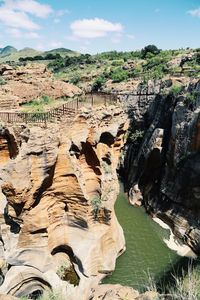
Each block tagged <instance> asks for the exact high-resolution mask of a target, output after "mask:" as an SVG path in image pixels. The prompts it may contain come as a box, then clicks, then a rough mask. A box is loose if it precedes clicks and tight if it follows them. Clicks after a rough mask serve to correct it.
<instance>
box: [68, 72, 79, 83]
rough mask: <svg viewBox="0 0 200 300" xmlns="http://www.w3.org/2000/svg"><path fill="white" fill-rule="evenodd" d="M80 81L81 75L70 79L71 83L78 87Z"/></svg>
mask: <svg viewBox="0 0 200 300" xmlns="http://www.w3.org/2000/svg"><path fill="white" fill-rule="evenodd" d="M80 80H81V77H80V75H79V74H75V75H74V76H73V77H72V78H71V79H70V81H69V82H70V83H72V84H75V85H76V84H78V83H79V81H80Z"/></svg>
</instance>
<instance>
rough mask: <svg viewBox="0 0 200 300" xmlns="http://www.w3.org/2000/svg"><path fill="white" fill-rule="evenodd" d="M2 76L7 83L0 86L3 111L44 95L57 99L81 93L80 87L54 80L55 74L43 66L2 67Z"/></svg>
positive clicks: (0, 71)
mask: <svg viewBox="0 0 200 300" xmlns="http://www.w3.org/2000/svg"><path fill="white" fill-rule="evenodd" d="M0 76H1V78H2V80H4V83H5V84H3V85H1V86H0V106H1V110H2V109H11V108H18V105H19V104H20V103H26V102H28V101H31V100H33V99H36V98H38V97H40V96H44V95H47V96H50V97H53V98H54V99H57V98H62V97H73V96H74V95H77V94H80V93H81V91H80V89H79V88H78V87H76V86H74V85H72V84H69V83H66V82H63V81H61V80H56V79H55V78H53V74H52V73H51V72H50V71H48V70H47V68H46V66H45V65H42V64H29V65H27V66H24V67H23V66H22V67H19V68H13V67H10V66H9V65H1V67H0Z"/></svg>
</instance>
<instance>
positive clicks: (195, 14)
mask: <svg viewBox="0 0 200 300" xmlns="http://www.w3.org/2000/svg"><path fill="white" fill-rule="evenodd" d="M188 14H190V15H191V16H193V17H197V18H200V7H199V8H196V9H193V10H189V11H188Z"/></svg>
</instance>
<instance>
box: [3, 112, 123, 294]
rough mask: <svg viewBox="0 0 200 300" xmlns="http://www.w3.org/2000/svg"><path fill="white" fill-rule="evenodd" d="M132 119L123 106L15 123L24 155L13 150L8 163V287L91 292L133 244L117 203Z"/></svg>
mask: <svg viewBox="0 0 200 300" xmlns="http://www.w3.org/2000/svg"><path fill="white" fill-rule="evenodd" d="M108 115H109V119H108V118H107V117H106V118H105V116H108ZM96 116H97V118H96ZM127 127H128V123H127V116H126V115H125V114H124V112H123V110H122V109H121V108H114V107H110V108H109V107H107V108H106V112H105V108H102V109H99V108H98V109H97V111H96V112H95V113H92V112H91V113H90V117H89V118H88V116H86V115H85V112H83V113H82V114H80V116H78V117H77V118H76V119H75V121H74V123H73V124H72V125H71V126H70V127H69V124H68V123H67V121H66V122H65V121H64V122H63V123H60V124H58V125H55V124H53V125H51V124H49V126H48V127H47V128H43V129H42V128H40V129H39V128H38V127H31V128H27V127H26V128H24V127H21V128H20V127H18V128H14V129H13V138H14V141H15V143H17V145H18V148H17V149H18V155H17V156H16V157H12V158H10V157H9V156H8V155H7V158H6V160H5V164H4V165H3V166H2V167H1V170H0V174H1V188H2V191H3V193H4V195H5V196H6V200H7V203H6V205H5V204H4V208H3V207H2V215H1V218H0V221H1V222H0V225H1V239H2V241H3V247H2V248H0V250H1V253H0V254H1V258H2V260H3V261H5V262H6V263H7V264H9V265H10V267H9V270H8V268H7V267H5V268H4V275H5V280H4V282H3V284H2V285H1V286H0V292H1V293H4V294H10V295H15V296H16V295H17V296H25V295H28V296H31V295H33V293H36V292H37V291H39V292H43V291H44V290H48V289H51V288H52V289H53V290H55V289H56V288H59V289H60V290H62V293H63V295H65V297H67V296H69V295H76V299H77V298H78V299H83V300H84V299H85V300H87V299H89V295H90V290H91V288H92V287H96V285H97V284H98V282H99V281H100V280H101V279H102V278H103V277H104V276H105V275H106V274H107V273H109V272H111V271H113V270H114V268H115V261H116V258H117V257H118V256H119V255H120V254H121V253H122V252H123V251H124V249H125V241H124V236H123V231H122V228H121V227H120V225H119V224H118V222H117V219H116V217H115V214H114V203H115V200H116V196H117V194H118V190H119V186H118V180H117V174H116V168H117V164H118V161H119V156H120V150H121V148H122V147H123V145H124V141H125V139H124V134H125V132H126V130H127ZM4 148H5V147H4ZM5 151H7V152H8V150H7V148H5ZM7 152H6V153H7ZM0 195H1V194H0ZM5 220H6V222H5ZM66 264H67V265H66ZM62 272H64V273H62ZM66 280H67V281H66ZM77 283H78V286H76V287H74V284H77ZM70 297H71V296H70ZM72 299H75V298H72Z"/></svg>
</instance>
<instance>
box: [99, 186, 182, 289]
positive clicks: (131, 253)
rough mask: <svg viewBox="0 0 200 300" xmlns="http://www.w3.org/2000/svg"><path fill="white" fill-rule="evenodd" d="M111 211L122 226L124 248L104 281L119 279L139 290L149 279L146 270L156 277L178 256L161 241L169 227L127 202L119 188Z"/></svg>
mask: <svg viewBox="0 0 200 300" xmlns="http://www.w3.org/2000/svg"><path fill="white" fill-rule="evenodd" d="M115 212H116V215H117V218H118V221H119V223H120V224H121V226H122V228H123V230H124V235H125V239H126V248H127V249H126V252H125V253H124V254H123V255H122V256H120V257H119V258H118V259H117V264H116V269H115V271H114V272H113V274H112V275H111V276H109V277H107V278H105V279H104V283H113V284H115V283H119V284H122V285H128V286H132V287H134V288H136V289H139V290H142V289H143V288H145V286H147V285H148V283H149V280H148V277H149V275H148V274H151V276H152V277H153V278H155V279H156V280H159V279H161V278H162V277H163V276H164V275H165V274H166V272H167V271H169V270H170V269H173V266H174V264H175V263H177V262H178V260H179V259H180V258H179V257H178V255H177V254H176V253H175V252H174V251H172V250H170V249H168V248H167V246H166V244H165V243H164V242H163V238H164V237H167V236H168V235H169V231H168V230H165V229H163V228H161V227H160V226H159V225H158V224H157V223H155V222H154V221H153V220H152V219H151V218H150V217H149V216H148V215H147V214H146V213H145V211H144V210H143V209H142V208H137V207H133V206H131V205H130V204H129V203H128V200H127V197H126V195H125V194H124V193H123V191H122V190H121V192H120V194H119V196H118V199H117V201H116V204H115Z"/></svg>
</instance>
